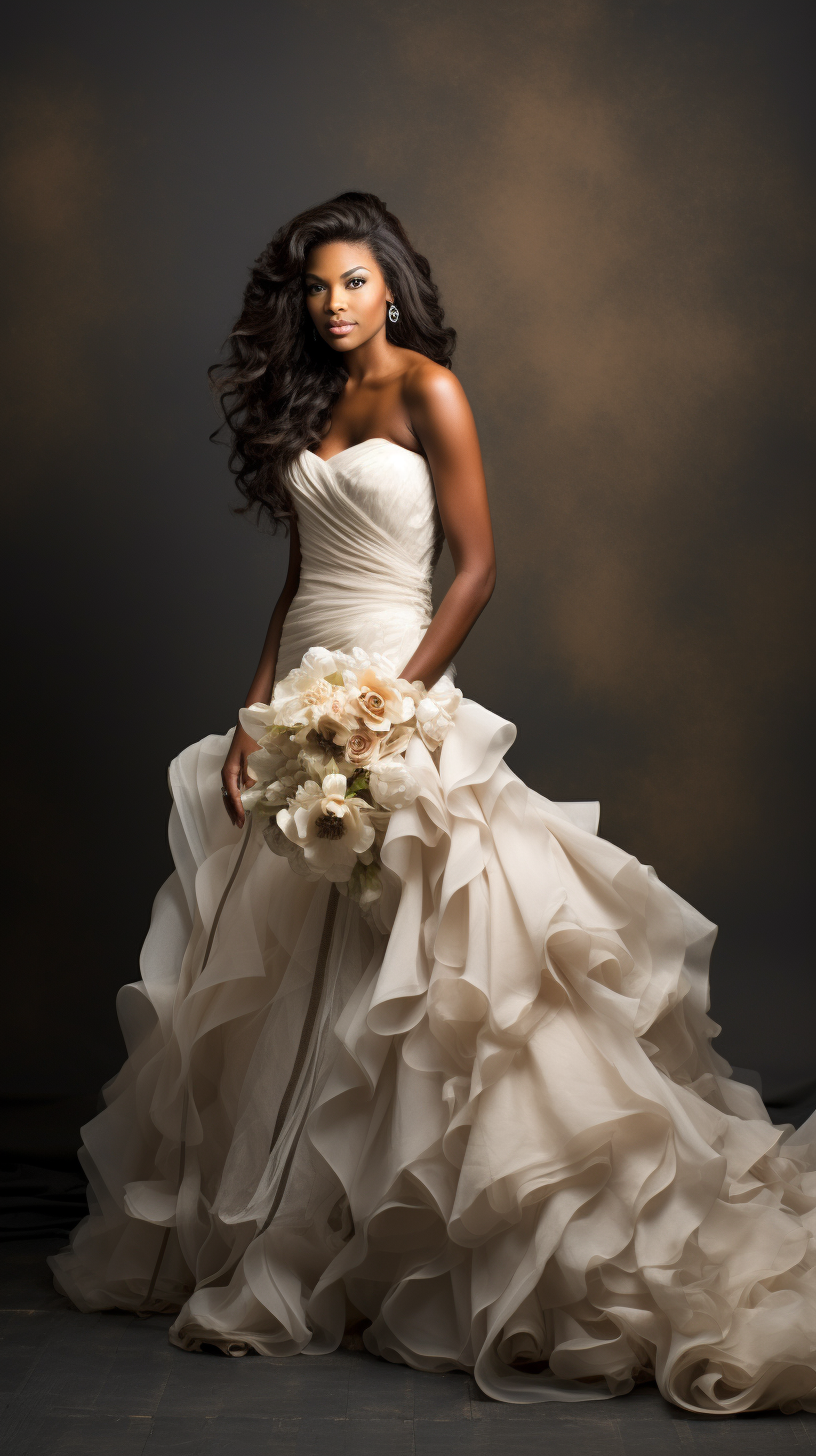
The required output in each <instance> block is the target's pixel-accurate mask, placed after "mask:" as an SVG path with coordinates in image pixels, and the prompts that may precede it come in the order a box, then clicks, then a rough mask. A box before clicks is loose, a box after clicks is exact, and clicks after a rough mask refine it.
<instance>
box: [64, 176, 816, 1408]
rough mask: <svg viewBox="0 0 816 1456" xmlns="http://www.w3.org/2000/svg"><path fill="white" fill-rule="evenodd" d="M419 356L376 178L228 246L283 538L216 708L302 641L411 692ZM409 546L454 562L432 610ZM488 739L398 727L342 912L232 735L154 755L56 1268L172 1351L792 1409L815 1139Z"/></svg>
mask: <svg viewBox="0 0 816 1456" xmlns="http://www.w3.org/2000/svg"><path fill="white" fill-rule="evenodd" d="M453 343H454V335H453V331H452V330H450V329H446V328H445V327H443V315H442V310H441V308H440V306H439V302H438V295H437V290H436V288H435V287H434V285H433V283H432V281H431V276H430V270H429V268H428V265H427V263H426V261H425V259H424V258H422V257H420V256H419V255H418V254H417V253H416V252H415V251H414V250H413V248H412V247H411V245H410V243H409V241H408V239H407V238H406V236H405V233H404V232H403V229H402V227H401V226H400V224H399V222H398V221H397V219H396V218H395V217H393V216H392V215H391V214H390V213H388V212H386V210H385V208H384V206H383V204H382V203H381V202H379V200H378V199H377V198H375V197H372V196H370V195H368V194H361V193H346V194H343V195H342V196H341V197H338V198H335V199H334V200H333V201H332V202H330V203H327V204H326V205H324V206H322V207H317V208H314V209H312V210H311V211H309V212H306V213H304V214H302V215H301V216H300V217H297V218H295V220H294V221H293V222H292V223H290V224H289V225H288V226H287V227H285V228H283V229H282V230H281V231H280V232H279V233H278V234H277V235H276V237H275V238H274V239H273V241H272V243H271V244H270V246H269V248H268V249H267V251H266V252H265V253H264V254H263V256H262V257H261V258H260V260H259V262H258V264H257V266H256V267H255V269H254V271H253V274H252V278H251V282H250V284H249V287H248V289H247V294H246V298H245V302H244V309H243V312H242V314H241V317H240V319H239V321H238V323H237V325H236V327H235V330H234V331H233V334H232V336H231V359H230V362H229V364H228V366H227V367H226V369H225V371H223V373H222V376H221V389H222V394H223V398H224V401H225V407H226V417H227V421H228V423H229V425H230V427H231V429H232V432H233V440H234V448H233V456H232V460H233V466H234V469H235V471H236V474H237V479H238V483H239V485H240V487H241V489H242V490H243V492H244V494H245V496H246V497H247V500H248V502H249V503H251V504H254V505H256V506H258V507H259V508H260V509H261V510H263V511H265V512H266V513H267V514H268V515H269V516H271V517H272V519H273V520H274V521H275V522H283V523H285V524H286V525H287V526H288V529H289V540H290V558H289V571H288V575H287V578H286V584H285V586H284V589H283V592H282V594H281V597H280V600H279V601H278V604H277V606H276V607H275V610H274V612H273V614H272V619H271V622H270V625H269V630H268V633H267V637H266V642H265V644H264V649H263V652H262V654H261V660H260V663H259V665H258V670H257V673H256V675H255V678H254V680H253V682H252V684H251V687H250V690H249V693H248V695H247V705H248V706H249V705H251V704H258V703H268V702H269V700H270V696H271V694H272V690H273V685H274V684H275V683H276V681H277V682H279V681H280V680H281V678H282V677H283V676H284V675H285V674H287V673H288V672H289V671H290V670H291V669H293V668H295V667H296V666H297V665H298V664H299V663H300V661H301V659H302V658H303V656H304V654H305V653H307V652H308V651H309V650H310V649H312V648H314V647H317V646H320V647H323V648H328V649H329V650H330V651H332V652H336V651H341V650H342V651H347V652H351V651H352V650H353V649H354V648H362V649H364V650H365V651H366V652H368V653H372V652H378V653H381V654H384V655H385V656H387V657H388V658H389V659H390V661H391V662H392V664H393V666H394V668H395V669H396V670H397V671H398V672H400V673H401V674H402V676H403V677H404V678H405V679H407V680H408V682H410V683H414V682H416V681H421V682H422V683H424V684H425V687H426V688H430V686H431V685H432V684H434V683H435V682H436V681H437V679H439V678H440V675H441V674H443V673H444V671H445V669H446V668H448V667H449V665H450V663H451V659H452V657H453V656H454V654H455V653H456V651H457V649H458V647H459V646H460V644H461V643H462V642H463V641H464V639H465V637H466V636H467V633H468V632H469V630H470V628H471V627H472V625H473V623H474V621H475V620H476V617H477V616H478V615H479V613H480V611H481V610H482V608H483V607H484V606H485V604H486V602H487V600H488V598H489V596H490V594H491V591H492V587H493V582H494V577H495V567H494V558H493V545H492V538H491V531H490V520H489V514H488V507H487V500H486V495H485V486H484V478H483V474H482V467H481V460H480V456H479V447H478V443H477V439H476V432H475V429H474V425H473V420H472V416H471V413H470V410H469V408H468V405H467V401H466V399H465V397H464V394H463V392H462V389H461V388H460V386H459V384H458V383H457V381H456V379H455V378H454V377H453V375H452V374H451V372H450V355H451V352H452V348H453ZM440 528H441V530H444V534H445V536H446V538H447V540H448V543H449V545H450V549H451V553H452V556H453V561H454V565H455V568H456V575H455V579H454V581H453V584H452V586H451V587H450V590H449V591H448V593H447V595H446V596H445V598H444V600H443V602H442V604H441V606H440V607H439V610H438V611H437V612H436V614H435V615H432V612H431V605H430V596H429V582H430V577H431V572H432V569H433V565H434V562H435V560H436V557H437V554H438V547H439V541H440ZM258 711H260V710H256V713H257V712H258ZM246 721H248V722H250V726H251V723H252V721H254V720H252V719H251V717H250V718H249V719H246ZM513 737H514V729H513V727H512V725H510V724H509V723H506V722H504V721H503V720H501V719H500V718H497V717H495V716H494V715H493V714H491V713H488V712H486V711H485V710H484V709H482V708H481V707H479V706H478V704H476V703H472V702H468V701H467V700H465V701H464V702H463V703H461V705H460V706H459V708H458V711H457V712H456V714H455V717H454V721H453V726H452V727H451V729H450V731H449V733H448V736H447V738H446V739H445V741H444V744H443V745H442V747H441V749H439V748H437V749H434V748H433V745H431V746H430V747H429V746H428V745H427V744H426V743H425V742H423V741H422V740H421V739H420V737H419V736H415V737H414V738H413V739H412V740H411V742H410V744H409V746H408V750H407V762H408V764H409V765H410V770H411V773H412V774H413V776H414V778H415V780H416V782H417V784H418V785H419V793H418V797H417V798H416V800H415V802H414V803H413V804H412V805H411V806H410V807H405V808H402V809H400V810H399V811H398V812H395V813H394V814H393V816H392V818H391V820H390V824H389V827H388V830H387V833H386V835H385V839H384V842H383V844H382V849H381V852H380V857H381V860H382V866H383V871H382V872H383V875H384V876H385V878H386V880H387V882H388V887H389V896H384V898H383V901H382V907H381V908H380V910H378V912H377V913H376V914H374V913H363V912H362V910H361V908H360V906H359V905H358V904H357V903H355V902H354V900H353V899H352V898H351V897H350V896H347V897H345V898H342V897H338V895H337V893H336V891H334V890H333V887H332V886H330V885H329V884H328V882H327V881H326V880H324V879H318V880H314V879H312V880H307V879H303V878H298V877H297V876H296V875H294V874H293V873H292V869H291V868H290V864H289V861H288V860H287V859H286V858H285V857H278V856H276V855H273V854H272V853H270V851H269V848H268V846H267V843H266V841H265V839H264V837H263V836H262V835H258V834H256V833H254V832H253V824H252V819H251V816H249V822H246V819H247V816H245V810H244V804H243V801H242V797H241V796H242V791H243V792H244V793H245V794H246V790H247V786H248V785H249V784H251V782H252V774H251V772H250V770H251V767H252V765H250V764H248V762H247V760H248V757H249V755H250V754H251V753H252V752H253V751H254V750H255V749H256V743H255V740H254V739H253V738H252V737H251V735H250V734H249V733H248V732H247V731H245V730H244V728H240V727H239V728H238V729H236V731H235V733H234V734H233V736H232V738H231V740H228V739H221V738H218V737H210V738H207V739H204V740H203V742H201V743H200V744H197V745H195V746H194V747H192V748H189V749H187V750H186V751H185V752H184V753H182V754H181V755H180V757H179V758H178V759H177V760H176V761H175V762H174V764H173V765H172V768H171V772H170V780H171V787H172V790H173V797H174V807H173V811H172V816H171V824H170V837H171V845H172V848H173V852H174V856H175V860H176V865H177V870H176V873H175V874H174V875H173V876H172V877H171V879H170V880H169V881H168V882H167V884H166V885H165V886H164V887H163V889H162V890H161V891H160V893H159V896H158V898H157V901H156V905H155V908H154V915H153V921H152V924H151V930H150V933H149V936H148V939H147V943H146V946H145V951H144V957H143V976H144V979H143V981H142V982H140V983H139V984H138V985H136V986H128V987H125V988H124V989H123V991H122V993H121V998H122V1005H121V1014H122V1024H123V1029H124V1032H125V1036H126V1040H127V1044H128V1051H129V1059H128V1061H127V1062H126V1064H125V1066H124V1068H123V1070H122V1072H121V1073H120V1074H119V1076H118V1077H117V1078H116V1079H114V1081H113V1082H112V1083H111V1084H110V1086H109V1087H108V1089H107V1091H106V1098H107V1103H108V1106H107V1110H106V1111H105V1112H103V1113H102V1114H101V1115H100V1116H99V1117H98V1118H96V1119H95V1120H94V1121H93V1122H91V1123H90V1124H89V1125H88V1127H87V1128H85V1129H84V1139H85V1147H84V1149H83V1154H82V1156H83V1159H84V1165H85V1167H86V1169H87V1171H88V1176H89V1180H90V1184H91V1213H90V1216H89V1218H87V1219H86V1220H85V1221H84V1222H83V1223H82V1224H80V1226H79V1228H78V1229H77V1230H76V1232H75V1234H74V1236H73V1240H72V1245H71V1248H70V1249H69V1250H66V1251H64V1252H63V1253H61V1254H59V1255H58V1256H56V1257H55V1258H54V1259H53V1260H52V1264H53V1267H54V1271H55V1275H56V1281H57V1286H58V1288H60V1289H61V1290H62V1291H64V1292H65V1293H66V1294H67V1295H68V1296H69V1297H70V1298H71V1299H72V1300H73V1301H74V1303H75V1304H76V1305H77V1306H78V1307H79V1308H80V1309H103V1308H110V1307H112V1306H118V1307H121V1308H127V1309H137V1310H141V1311H150V1310H163V1309H172V1310H177V1311H178V1316H177V1319H176V1321H175V1323H174V1325H173V1327H172V1330H171V1339H172V1340H173V1341H174V1342H175V1343H176V1344H178V1345H180V1346H182V1347H183V1348H185V1349H190V1350H195V1349H199V1348H200V1347H201V1346H202V1345H215V1346H218V1347H219V1348H220V1349H222V1350H224V1351H227V1352H229V1353H232V1354H243V1353H244V1352H246V1351H247V1350H256V1351H259V1352H260V1353H262V1354H265V1353H266V1354H269V1353H274V1354H277V1355H284V1354H295V1353H298V1352H299V1351H302V1350H305V1349H307V1350H308V1351H309V1352H310V1353H320V1352H322V1351H329V1350H332V1349H334V1348H336V1347H337V1345H338V1344H339V1343H340V1342H341V1340H343V1339H344V1338H345V1337H347V1332H348V1331H349V1330H353V1329H354V1327H355V1326H356V1327H357V1329H358V1330H359V1331H361V1332H362V1338H363V1340H364V1343H365V1345H366V1347H367V1348H368V1349H369V1350H370V1351H372V1352H373V1353H376V1354H379V1355H381V1356H384V1357H385V1358H386V1359H389V1360H394V1361H404V1362H406V1363H407V1364H409V1365H413V1366H415V1367H417V1368H419V1369H423V1370H428V1371H442V1370H450V1369H462V1368H464V1369H473V1370H474V1373H475V1377H476V1379H477V1381H478V1383H479V1385H480V1386H481V1388H482V1390H484V1391H485V1392H486V1393H487V1394H488V1395H491V1396H494V1397H496V1398H498V1399H500V1400H508V1401H520V1402H525V1401H527V1402H530V1401H541V1400H592V1399H604V1398H608V1397H609V1396H613V1395H618V1394H624V1393H626V1392H627V1391H628V1390H630V1389H631V1388H632V1386H633V1384H634V1383H635V1382H636V1381H640V1380H644V1379H650V1378H655V1379H656V1380H657V1381H658V1383H659V1386H660V1389H661V1390H662V1392H663V1393H664V1395H665V1396H666V1397H667V1398H668V1399H669V1400H672V1401H674V1402H676V1403H677V1404H678V1405H680V1406H683V1407H684V1408H685V1409H687V1410H692V1411H697V1412H707V1413H713V1414H723V1413H727V1412H737V1411H744V1410H749V1409H762V1408H767V1407H773V1406H781V1407H782V1408H783V1409H785V1410H796V1409H799V1408H804V1409H808V1410H816V1147H814V1145H813V1144H814V1143H816V1122H814V1119H811V1120H810V1122H809V1124H806V1125H805V1127H804V1128H803V1129H800V1131H799V1133H798V1134H795V1135H792V1130H791V1129H790V1128H779V1129H777V1128H774V1127H773V1126H772V1125H771V1124H770V1122H769V1120H768V1117H767V1114H766V1113H765V1110H764V1108H763V1106H762V1104H761V1102H760V1099H759V1097H758V1095H757V1094H756V1093H755V1092H754V1091H752V1090H751V1089H750V1088H748V1087H746V1086H742V1085H740V1084H736V1083H734V1082H732V1081H731V1080H730V1079H729V1078H730V1070H729V1068H728V1066H727V1064H726V1063H725V1062H723V1061H722V1059H721V1058H720V1057H718V1056H717V1055H716V1054H715V1053H714V1052H713V1051H712V1050H711V1048H710V1045H709V1042H710V1038H711V1036H712V1034H713V1033H714V1031H715V1030H716V1028H715V1027H714V1026H713V1024H712V1023H711V1022H710V1021H709V1020H708V1018H707V1015H706V1011H707V1006H708V1000H707V985H708V982H707V966H708V953H709V950H710V946H711V943H712V941H713V937H714V927H713V926H711V925H710V924H709V923H708V922H707V921H706V920H704V919H703V918H702V916H700V915H699V914H697V912H696V911H694V910H693V909H691V907H690V906H688V905H686V904H685V903H684V902H683V901H682V900H680V899H679V898H678V897H677V896H676V895H674V894H673V893H672V892H671V891H670V890H668V889H667V888H666V887H665V886H664V885H662V884H661V883H660V881H659V880H658V879H657V878H656V876H655V874H654V872H653V871H652V870H650V869H647V868H644V867H643V866H642V865H640V864H638V863H637V861H635V860H634V859H632V858H631V857H630V856H627V855H626V854H624V853H622V852H621V851H620V850H618V849H616V848H614V847H613V846H612V845H610V844H607V843H605V842H604V841H603V840H600V839H598V838H597V837H596V834H595V830H596V827H597V818H596V806H593V805H587V804H573V805H569V804H566V805H565V804H561V805H559V804H554V803H551V802H550V801H549V800H546V799H543V798H542V797H541V796H540V795H538V794H535V793H533V792H532V791H531V790H529V789H527V788H526V787H525V786H524V785H523V784H522V783H521V782H520V781H519V780H518V779H517V778H516V776H515V775H514V774H513V773H512V772H511V771H510V770H509V769H508V768H507V766H506V765H505V763H504V760H503V755H504V753H505V752H506V750H507V748H508V747H509V745H510V744H511V742H512V740H513ZM225 752H226V759H225V758H224V754H225ZM224 808H226V811H227V813H226V814H224ZM321 822H322V821H321ZM328 822H329V821H328V819H326V823H328ZM335 827H336V826H335ZM332 832H334V830H333V831H332ZM338 832H339V831H338Z"/></svg>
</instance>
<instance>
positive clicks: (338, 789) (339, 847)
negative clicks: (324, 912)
mask: <svg viewBox="0 0 816 1456" xmlns="http://www.w3.org/2000/svg"><path fill="white" fill-rule="evenodd" d="M369 813H370V808H369V805H367V804H366V803H365V801H364V800H363V799H359V798H357V797H356V796H355V797H352V798H350V799H347V798H346V779H345V777H344V775H343V774H339V773H330V774H326V777H325V778H324V779H323V782H322V783H321V784H318V783H315V782H314V781H313V780H309V781H308V782H307V783H305V784H301V786H300V787H299V788H298V791H297V793H296V794H295V796H294V799H293V800H292V802H291V805H290V807H289V808H285V809H281V810H279V812H278V815H277V823H278V827H279V828H280V829H281V830H282V832H283V834H285V836H286V838H287V839H289V840H290V841H291V842H292V843H293V844H294V845H296V846H297V847H298V848H299V849H302V851H303V854H304V857H305V859H306V863H307V864H308V866H309V867H310V869H314V870H317V871H319V872H320V873H321V874H323V875H325V876H326V877H327V879H330V880H340V881H344V880H347V879H348V878H349V876H350V874H351V872H352V870H353V868H354V865H355V864H356V862H357V856H358V855H364V854H365V853H366V851H368V850H369V849H370V847H371V845H372V844H373V842H374V829H373V827H372V825H371V824H370V823H369V820H368V815H369Z"/></svg>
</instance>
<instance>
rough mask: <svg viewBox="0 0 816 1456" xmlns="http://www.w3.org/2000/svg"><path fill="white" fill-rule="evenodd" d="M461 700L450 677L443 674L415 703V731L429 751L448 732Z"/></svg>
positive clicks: (436, 745)
mask: <svg viewBox="0 0 816 1456" xmlns="http://www.w3.org/2000/svg"><path fill="white" fill-rule="evenodd" d="M461 701H462V694H461V693H460V691H459V689H458V688H455V687H454V686H453V681H452V679H451V678H449V677H447V676H443V677H441V678H440V679H439V681H438V682H435V683H434V685H433V687H432V688H431V690H430V692H429V693H428V694H427V695H426V696H425V697H424V698H421V699H420V701H419V703H418V704H417V710H416V724H417V732H418V733H419V736H420V738H421V739H422V741H423V743H424V744H425V746H426V748H430V750H431V752H433V750H434V749H435V748H438V747H439V745H440V743H442V741H443V740H444V738H445V737H446V735H447V733H448V732H449V730H450V728H451V725H452V724H453V718H454V714H455V712H456V709H457V708H458V707H459V704H460V703H461Z"/></svg>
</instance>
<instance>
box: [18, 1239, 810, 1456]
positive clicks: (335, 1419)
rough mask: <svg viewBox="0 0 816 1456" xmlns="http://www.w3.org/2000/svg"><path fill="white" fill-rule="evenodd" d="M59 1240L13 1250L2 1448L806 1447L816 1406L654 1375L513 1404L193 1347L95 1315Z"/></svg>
mask: <svg viewBox="0 0 816 1456" xmlns="http://www.w3.org/2000/svg"><path fill="white" fill-rule="evenodd" d="M58 1246H59V1241H58V1240H55V1239H54V1238H50V1239H32V1240H28V1241H22V1240H15V1241H14V1242H11V1243H7V1244H5V1245H3V1246H2V1247H0V1391H2V1404H3V1414H2V1427H1V1429H0V1452H2V1456H68V1453H76V1456H256V1453H260V1452H264V1453H270V1452H274V1456H456V1453H458V1452H462V1453H464V1452H467V1453H469V1456H471V1453H472V1456H482V1453H485V1456H487V1453H490V1456H674V1453H676V1456H684V1453H685V1456H688V1453H689V1452H694V1451H698V1452H719V1451H723V1452H732V1453H733V1456H737V1453H739V1456H787V1453H788V1452H790V1453H791V1456H793V1453H798V1456H804V1453H805V1452H807V1451H813V1452H814V1453H816V1417H814V1416H807V1415H794V1416H783V1415H780V1414H778V1413H777V1412H773V1413H768V1414H760V1415H752V1416H737V1417H733V1418H731V1419H727V1418H726V1419H715V1420H710V1419H707V1418H705V1417H701V1416H696V1417H695V1416H687V1415H685V1414H684V1413H683V1412H682V1411H679V1410H678V1409H677V1408H676V1407H674V1406H671V1405H668V1404H667V1403H666V1402H665V1401H664V1400H663V1399H662V1398H661V1396H660V1394H659V1393H658V1391H657V1389H656V1388H655V1387H654V1386H639V1387H638V1388H637V1389H635V1390H634V1391H633V1392H632V1394H631V1395H627V1396H624V1397H621V1398H620V1399H618V1400H608V1401H607V1400H604V1401H586V1402H581V1403H578V1404H558V1403H552V1404H547V1405H538V1406H529V1405H523V1406H521V1405H520V1406H513V1405H505V1404H501V1403H499V1402H496V1401H492V1400H488V1399H487V1398H486V1397H485V1396H484V1395H482V1393H481V1391H480V1390H479V1389H478V1387H477V1386H476V1385H475V1383H474V1382H473V1380H472V1379H471V1378H470V1377H469V1376H468V1375H464V1374H450V1375H425V1374H422V1373H421V1372H419V1371H415V1370H409V1369H408V1368H407V1367H405V1366H402V1365H391V1364H389V1363H387V1362H386V1361H383V1360H376V1359H374V1358H373V1357H372V1356H370V1355H367V1354H364V1353H357V1352H352V1351H350V1350H338V1351H336V1352H335V1353H334V1354H333V1355H323V1356H312V1357H310V1356H306V1355H300V1356H296V1357H294V1358H293V1359H279V1360H278V1359H273V1360H268V1359H261V1358H259V1357H247V1358H244V1359H238V1360H231V1359H228V1358H226V1357H224V1356H221V1355H216V1354H212V1355H207V1354H200V1355H193V1354H186V1353H184V1352H182V1351H181V1350H177V1349H175V1348H174V1347H173V1346H171V1345H170V1344H169V1343H168V1339H167V1329H168V1326H169V1324H170V1318H169V1317H168V1316H158V1317H153V1318H150V1319H146V1320H140V1319H138V1318H137V1317H136V1316H134V1315H129V1314H124V1313H121V1312H110V1313H105V1314H93V1315H83V1314H79V1313H78V1312H77V1311H76V1310H74V1309H73V1308H72V1307H71V1306H70V1305H69V1304H68V1301H67V1300H64V1299H62V1298H61V1297H60V1296H59V1295H58V1294H56V1293H55V1291H54V1289H53V1287H52V1286H51V1283H50V1279H49V1275H48V1270H47V1267H46V1265H45V1256H46V1254H47V1253H50V1252H51V1251H52V1250H54V1249H55V1248H57V1247H58Z"/></svg>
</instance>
